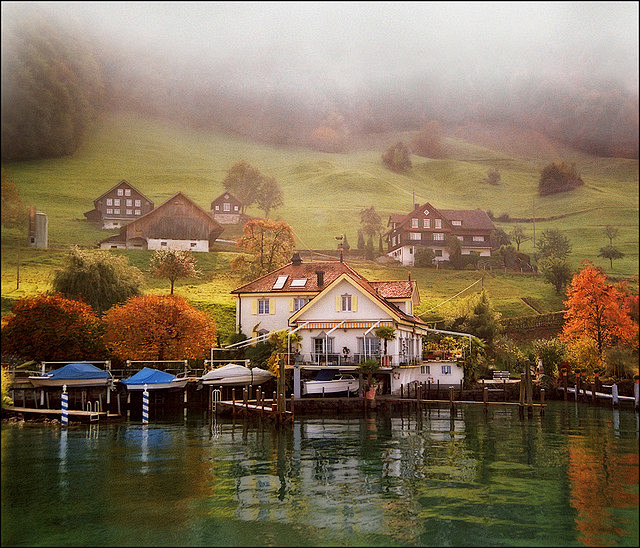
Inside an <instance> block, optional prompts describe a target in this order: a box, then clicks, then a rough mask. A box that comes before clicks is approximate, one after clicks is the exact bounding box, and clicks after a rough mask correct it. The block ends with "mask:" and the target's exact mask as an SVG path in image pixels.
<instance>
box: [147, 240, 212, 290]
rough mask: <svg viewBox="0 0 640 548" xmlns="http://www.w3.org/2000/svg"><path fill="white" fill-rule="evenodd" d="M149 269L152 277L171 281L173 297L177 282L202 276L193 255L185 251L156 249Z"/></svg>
mask: <svg viewBox="0 0 640 548" xmlns="http://www.w3.org/2000/svg"><path fill="white" fill-rule="evenodd" d="M149 269H150V271H151V275H152V276H155V277H156V278H167V279H168V280H169V282H170V283H171V291H170V294H171V295H173V286H174V284H175V282H176V280H179V279H181V278H197V277H198V276H200V274H201V272H200V270H198V268H197V264H196V259H195V257H194V256H193V253H191V251H190V250H183V249H156V250H155V251H154V252H153V255H151V259H150V260H149Z"/></svg>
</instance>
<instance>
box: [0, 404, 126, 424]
mask: <svg viewBox="0 0 640 548" xmlns="http://www.w3.org/2000/svg"><path fill="white" fill-rule="evenodd" d="M2 412H3V413H5V412H7V413H9V414H11V415H25V416H28V415H36V416H42V415H45V416H50V417H52V418H57V419H59V418H60V417H61V416H62V411H61V410H60V409H44V408H42V409H39V408H35V407H15V406H12V405H10V406H7V407H3V408H2ZM67 415H68V417H69V419H73V418H76V419H79V420H81V421H91V420H92V419H93V420H101V419H115V418H122V416H121V415H118V414H117V413H116V414H114V413H107V412H106V411H79V410H76V409H70V410H69V411H67ZM96 417H97V419H96Z"/></svg>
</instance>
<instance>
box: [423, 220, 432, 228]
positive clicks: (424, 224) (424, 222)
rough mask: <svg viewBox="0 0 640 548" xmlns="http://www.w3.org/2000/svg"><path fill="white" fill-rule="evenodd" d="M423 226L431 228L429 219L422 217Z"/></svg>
mask: <svg viewBox="0 0 640 548" xmlns="http://www.w3.org/2000/svg"><path fill="white" fill-rule="evenodd" d="M422 226H423V228H431V219H424V220H423V221H422Z"/></svg>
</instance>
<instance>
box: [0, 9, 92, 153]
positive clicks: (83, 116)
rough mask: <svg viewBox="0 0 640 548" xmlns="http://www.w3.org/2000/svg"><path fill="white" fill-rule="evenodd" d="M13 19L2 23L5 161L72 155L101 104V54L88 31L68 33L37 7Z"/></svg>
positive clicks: (3, 151) (3, 143) (3, 146)
mask: <svg viewBox="0 0 640 548" xmlns="http://www.w3.org/2000/svg"><path fill="white" fill-rule="evenodd" d="M12 22H13V25H11V26H8V27H7V28H5V27H4V26H3V48H2V49H3V55H2V59H3V65H2V72H3V74H2V144H1V148H2V160H3V161H15V160H29V159H36V158H57V157H60V156H63V155H66V154H70V153H72V152H73V151H75V150H76V148H77V146H78V145H79V143H80V140H81V138H82V135H83V133H84V130H85V128H86V127H87V125H88V124H89V123H90V122H91V120H92V119H93V118H94V116H95V114H96V112H97V111H98V109H99V108H101V104H102V97H103V80H102V74H101V71H100V68H99V65H98V61H97V58H96V56H95V54H94V52H93V50H92V47H91V45H90V44H89V43H88V41H87V40H86V39H85V36H86V33H84V32H76V33H73V32H70V31H69V30H68V24H67V25H64V26H63V25H61V24H60V21H55V20H53V19H52V18H51V16H50V15H47V14H46V12H45V11H44V10H43V9H41V8H39V7H38V6H30V7H29V8H28V9H25V10H23V12H22V13H21V14H17V13H16V14H14V17H13V21H12ZM67 23H68V22H67ZM65 29H67V30H65Z"/></svg>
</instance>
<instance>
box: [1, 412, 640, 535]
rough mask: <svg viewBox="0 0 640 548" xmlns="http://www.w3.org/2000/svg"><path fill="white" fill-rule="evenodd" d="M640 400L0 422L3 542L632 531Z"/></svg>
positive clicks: (635, 523) (635, 522)
mask: <svg viewBox="0 0 640 548" xmlns="http://www.w3.org/2000/svg"><path fill="white" fill-rule="evenodd" d="M638 428H639V426H638V415H637V414H636V413H634V412H633V410H625V409H622V410H619V411H617V410H612V409H610V408H605V407H591V406H588V405H586V404H576V403H573V402H551V403H550V404H549V406H548V407H547V410H546V412H545V415H544V416H543V417H540V416H539V415H538V414H535V415H534V416H533V417H532V418H525V419H523V420H521V419H520V418H519V417H518V412H517V410H516V409H515V408H512V407H509V408H506V407H495V408H492V409H490V410H489V411H488V413H487V415H486V416H485V414H484V413H483V411H482V409H481V406H469V407H468V408H462V409H459V410H458V412H457V414H456V415H455V416H453V417H452V416H450V414H449V410H448V409H445V408H442V409H440V410H438V409H436V408H432V409H431V410H423V411H422V412H421V413H418V414H416V412H415V411H414V412H412V413H409V412H407V413H405V414H404V415H400V414H394V415H389V414H385V413H382V412H381V411H378V412H372V411H370V412H369V414H368V415H367V416H366V417H360V416H353V417H349V416H346V417H324V418H307V417H297V418H296V420H295V422H294V423H293V424H288V425H284V426H281V427H277V426H275V425H273V424H272V423H269V422H266V421H265V422H263V423H261V422H259V421H257V420H253V421H249V422H243V420H242V419H236V420H235V421H234V420H232V419H228V420H221V419H215V420H212V421H209V420H208V419H207V418H206V415H204V414H203V413H202V412H200V411H191V410H190V411H189V415H188V416H187V417H186V419H185V418H184V417H183V415H182V413H181V412H180V414H179V415H176V416H174V417H165V418H164V419H163V420H160V419H158V418H156V419H154V420H153V421H152V422H151V423H150V424H149V425H144V426H143V425H141V424H140V423H139V422H133V421H131V422H126V421H124V422H121V423H112V424H101V425H95V424H94V425H76V426H71V427H69V428H68V429H66V430H65V429H62V428H60V427H55V426H48V425H31V424H25V425H22V426H20V425H18V424H14V423H5V424H3V425H2V440H1V441H2V483H1V493H2V514H1V516H2V517H1V519H2V545H3V546H258V545H259V546H374V545H379V546H584V545H587V546H596V545H597V546H635V545H637V544H638Z"/></svg>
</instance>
